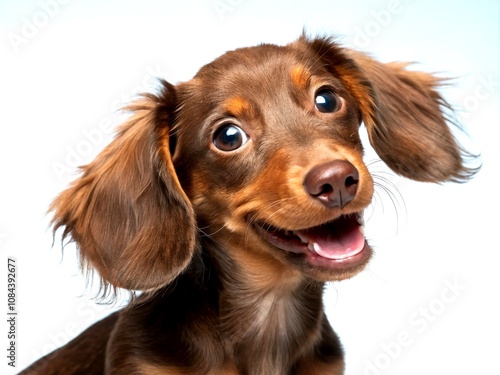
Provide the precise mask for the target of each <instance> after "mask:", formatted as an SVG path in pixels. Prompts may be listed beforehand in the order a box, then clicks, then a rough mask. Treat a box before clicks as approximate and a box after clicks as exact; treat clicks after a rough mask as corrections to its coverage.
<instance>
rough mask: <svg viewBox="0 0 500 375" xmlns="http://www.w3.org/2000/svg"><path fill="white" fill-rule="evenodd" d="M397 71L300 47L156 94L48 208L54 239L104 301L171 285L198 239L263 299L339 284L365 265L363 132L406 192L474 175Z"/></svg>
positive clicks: (422, 97)
mask: <svg viewBox="0 0 500 375" xmlns="http://www.w3.org/2000/svg"><path fill="white" fill-rule="evenodd" d="M405 68H406V65H405V64H383V63H380V62H378V61H376V60H373V59H371V58H370V57H368V56H366V55H364V54H362V53H359V52H356V51H353V50H350V49H346V48H342V47H340V46H339V45H337V44H336V43H334V42H333V41H331V40H329V39H326V38H317V39H309V38H307V37H304V36H303V37H301V38H299V39H298V40H297V41H296V42H294V43H291V44H289V45H286V46H281V47H279V46H274V45H262V46H258V47H252V48H245V49H239V50H236V51H233V52H229V53H227V54H225V55H223V56H222V57H220V58H219V59H217V60H215V61H214V62H212V63H210V64H208V65H206V66H205V67H203V68H202V69H201V70H200V71H199V73H198V74H197V75H196V76H195V77H194V78H193V79H192V80H191V81H188V82H185V83H180V84H178V85H177V86H174V85H171V84H169V83H168V82H165V81H163V82H162V83H163V85H162V89H161V92H159V93H158V94H156V95H152V94H149V95H146V96H145V97H144V98H143V99H141V100H139V101H137V102H135V103H133V104H132V105H131V106H130V108H129V109H131V110H133V111H134V116H132V118H131V119H130V120H129V121H128V122H127V123H125V124H124V125H123V126H122V127H121V128H120V129H119V132H118V135H117V137H116V139H115V140H114V141H113V142H112V143H111V144H110V145H109V146H108V147H107V148H106V149H105V150H103V151H102V152H101V154H100V155H99V156H98V157H97V158H96V160H94V161H93V162H92V163H91V164H89V165H87V166H85V167H84V168H83V175H82V176H81V178H79V179H77V180H76V181H75V182H74V183H73V185H72V186H71V187H70V188H68V189H67V190H66V191H64V192H63V193H62V194H61V195H60V196H59V197H58V198H57V199H56V200H55V201H54V203H53V205H52V210H53V211H54V219H53V222H54V226H55V228H56V229H57V228H58V227H64V228H65V229H64V234H63V236H66V235H71V237H72V238H73V239H74V240H75V241H76V242H77V244H78V247H79V249H80V255H81V258H82V262H83V264H84V265H86V266H88V267H90V268H91V269H96V270H97V271H98V272H99V274H100V275H101V277H102V279H103V281H104V282H105V285H106V286H107V285H109V284H111V285H113V286H117V287H124V288H127V289H141V290H145V289H157V288H160V287H162V286H164V285H166V284H168V283H169V282H171V281H172V280H174V279H175V278H176V277H177V276H178V275H179V273H181V272H182V271H183V270H185V269H186V267H187V266H188V265H189V264H190V262H191V260H192V258H193V255H194V253H195V251H196V250H195V249H196V248H199V245H203V244H207V243H206V242H204V237H206V238H208V239H209V240H210V241H211V242H210V246H212V247H214V248H215V249H217V251H218V252H220V253H221V255H222V253H224V254H226V253H227V254H226V255H227V256H229V257H231V259H233V260H234V262H233V264H239V265H240V266H241V267H242V268H243V271H242V270H239V271H238V272H240V271H241V272H246V273H247V274H249V273H250V274H254V275H261V279H262V278H266V277H267V276H269V275H274V276H276V277H275V278H274V280H268V282H271V283H272V282H278V281H279V280H283V277H282V276H285V275H290V274H293V275H294V276H295V277H292V278H291V279H295V280H297V279H298V278H301V277H304V276H307V277H309V278H312V279H315V280H320V281H324V280H338V279H343V278H347V277H350V276H352V275H354V274H355V273H357V272H358V271H359V270H361V269H362V268H363V266H364V265H365V264H366V263H367V261H368V259H369V258H370V255H371V250H370V248H369V247H368V245H367V244H366V241H365V239H364V237H363V233H362V232H363V231H362V225H361V223H362V212H363V209H364V208H366V206H367V205H368V204H369V203H370V201H371V198H372V194H373V180H372V177H371V176H370V173H369V172H368V170H367V168H366V166H365V165H364V163H363V161H362V155H363V148H362V145H361V142H360V138H359V133H358V130H359V126H360V124H361V123H363V124H364V126H366V129H367V133H368V136H369V139H370V143H371V145H372V146H373V148H374V149H375V151H376V152H377V153H378V155H379V156H380V158H381V159H382V160H383V161H384V162H385V163H386V164H387V165H388V166H389V167H390V168H391V169H392V170H393V171H394V172H396V173H398V174H400V175H402V176H405V177H408V178H411V179H414V180H417V181H428V182H441V181H449V180H452V181H460V180H462V181H463V180H466V179H467V178H468V177H470V176H471V174H473V173H474V170H471V169H468V168H467V167H465V166H464V156H467V153H465V152H464V151H463V150H462V149H461V148H460V146H459V145H458V144H457V143H456V141H455V139H454V137H453V135H452V134H451V132H450V129H449V128H448V123H447V119H446V115H445V114H444V113H443V111H446V110H447V109H449V107H448V105H447V103H446V102H445V101H444V100H443V98H442V97H441V96H440V95H439V93H438V92H437V91H436V88H437V87H438V86H439V84H440V79H438V78H436V77H434V76H432V75H429V74H426V73H421V72H415V71H409V70H406V69H405ZM214 244H215V246H213V245H214ZM226 255H225V256H226Z"/></svg>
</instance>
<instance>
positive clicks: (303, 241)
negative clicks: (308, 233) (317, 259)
mask: <svg viewBox="0 0 500 375" xmlns="http://www.w3.org/2000/svg"><path fill="white" fill-rule="evenodd" d="M293 234H294V235H296V236H297V237H299V238H300V240H301V241H302V243H309V240H308V239H307V238H306V237H304V236H302V235H301V234H300V232H299V233H297V232H293Z"/></svg>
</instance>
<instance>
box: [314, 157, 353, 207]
mask: <svg viewBox="0 0 500 375" xmlns="http://www.w3.org/2000/svg"><path fill="white" fill-rule="evenodd" d="M358 183H359V173H358V170H357V169H356V167H355V166H354V165H352V164H351V163H350V162H348V161H346V160H335V161H332V162H329V163H325V164H320V165H317V166H315V167H314V168H312V169H311V170H310V171H309V172H308V173H307V175H306V177H305V179H304V188H305V190H306V191H307V193H308V194H309V195H310V196H311V197H313V198H315V199H317V200H319V201H320V202H321V203H322V204H323V205H324V206H326V207H329V208H332V207H341V208H342V207H344V206H345V205H346V204H347V203H349V202H350V201H352V200H353V199H354V196H355V195H356V191H357V189H358Z"/></svg>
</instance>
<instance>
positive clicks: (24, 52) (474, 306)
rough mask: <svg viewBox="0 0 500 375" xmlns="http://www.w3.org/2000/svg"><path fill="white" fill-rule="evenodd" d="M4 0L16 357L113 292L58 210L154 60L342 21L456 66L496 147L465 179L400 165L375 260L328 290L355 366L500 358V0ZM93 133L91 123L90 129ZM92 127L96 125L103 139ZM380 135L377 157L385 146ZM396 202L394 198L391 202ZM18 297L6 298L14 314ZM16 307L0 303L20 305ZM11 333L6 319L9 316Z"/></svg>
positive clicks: (104, 309) (2, 95)
mask: <svg viewBox="0 0 500 375" xmlns="http://www.w3.org/2000/svg"><path fill="white" fill-rule="evenodd" d="M6 3H7V2H6V1H3V2H1V3H0V30H1V35H2V38H1V39H0V111H1V117H0V119H1V120H0V241H1V242H0V249H1V254H2V256H1V257H0V262H1V263H4V265H2V266H0V269H1V272H0V278H1V279H0V280H1V281H0V286H1V287H2V288H4V289H5V290H4V291H1V290H0V305H1V304H3V307H0V312H1V311H6V310H7V291H6V289H7V287H6V268H7V267H6V263H7V258H8V257H9V256H10V257H15V258H16V260H17V266H18V270H17V271H18V272H17V280H18V283H17V293H18V297H17V310H18V312H19V315H18V322H17V333H18V341H17V355H18V358H17V365H18V366H19V367H17V370H16V371H12V370H11V369H10V368H9V367H8V366H7V359H6V355H5V354H6V353H7V347H8V345H7V344H8V340H7V330H8V326H7V323H6V322H5V323H2V324H1V325H0V368H1V370H0V372H1V373H2V374H6V373H7V374H13V373H16V372H17V371H19V370H20V369H21V368H22V367H24V366H26V365H28V364H29V363H30V362H32V361H33V360H35V359H36V358H38V357H39V356H41V355H42V354H45V353H47V352H48V351H50V350H52V349H53V348H55V347H56V346H59V345H61V344H63V343H65V342H66V341H67V340H68V339H69V338H70V337H73V336H75V335H76V334H77V333H78V332H80V331H81V330H83V329H84V328H85V327H86V326H88V325H89V324H91V323H92V322H93V321H95V320H97V319H98V318H99V317H102V316H104V315H106V314H108V313H109V312H110V311H111V309H112V307H110V306H101V305H97V304H96V303H95V302H94V301H93V300H92V296H93V292H92V291H90V290H89V288H86V282H85V278H84V277H82V276H81V274H80V273H79V269H78V262H77V258H76V257H75V252H74V247H72V246H67V248H66V251H65V255H64V257H62V255H61V246H60V239H59V238H56V240H55V245H54V246H53V247H52V236H51V232H50V230H49V229H48V223H49V217H47V216H46V215H45V212H46V209H47V207H48V205H49V203H50V202H51V200H52V199H53V198H54V197H55V195H56V194H57V193H58V192H59V191H61V190H62V189H64V187H65V186H66V185H67V184H68V182H70V181H71V180H72V178H73V177H74V173H75V167H76V165H80V164H85V163H88V162H89V161H90V160H92V158H93V157H94V156H95V155H96V154H97V153H98V152H99V150H101V149H102V148H103V147H104V145H105V144H106V143H107V142H109V140H110V139H111V134H110V131H109V127H110V124H111V126H112V125H116V124H118V122H119V119H118V116H117V114H116V109H117V108H118V107H120V106H122V105H123V104H125V103H127V102H128V101H129V100H130V99H131V98H132V97H133V96H134V95H135V94H136V93H138V92H142V91H148V90H149V91H151V90H153V89H154V86H155V77H163V78H165V79H167V80H169V81H170V82H172V83H176V82H178V81H182V80H188V79H189V78H190V77H192V76H193V75H194V74H195V73H196V71H197V69H199V68H200V67H201V66H202V65H204V64H206V63H208V62H209V61H211V60H212V59H213V58H215V57H217V56H218V55H220V54H222V53H223V52H225V51H226V50H229V49H233V48H236V47H243V46H247V45H253V44H258V43H262V42H270V43H278V44H284V43H287V42H290V41H292V40H294V39H295V38H296V37H298V36H299V34H300V33H301V31H302V29H303V27H305V28H306V30H307V31H308V33H309V34H332V33H333V34H335V35H338V36H339V40H340V41H342V42H343V43H344V44H345V45H347V46H350V47H353V48H358V49H362V50H365V51H369V52H371V53H372V54H373V55H374V56H375V57H376V58H378V59H380V60H382V61H393V60H401V61H415V62H418V63H419V64H418V65H417V66H416V68H418V69H421V70H425V71H429V72H438V73H439V75H440V76H447V77H453V78H455V79H454V80H453V82H452V84H451V85H450V86H449V87H447V88H446V90H445V91H444V93H445V96H446V98H447V99H448V100H449V101H450V102H451V103H452V104H453V105H454V106H455V107H456V108H457V109H458V112H457V113H458V116H459V118H460V119H461V122H462V123H463V125H464V127H465V128H466V131H467V134H468V136H460V139H461V140H462V142H463V143H464V144H465V145H467V147H468V148H469V149H470V150H472V151H473V152H480V153H481V162H482V164H483V167H482V170H481V172H480V173H479V174H478V175H477V176H476V178H475V179H474V180H473V181H471V182H469V183H467V184H463V185H456V184H444V185H431V184H422V183H415V182H412V181H409V180H405V179H403V178H399V177H395V176H394V175H393V174H392V175H387V174H385V173H386V172H387V170H386V169H384V167H383V165H382V163H376V164H374V165H372V166H371V169H372V171H373V172H374V173H376V174H379V175H382V176H385V177H386V178H388V179H389V180H390V182H391V183H392V184H394V185H395V186H389V185H387V184H386V185H385V186H386V187H387V186H388V187H389V188H390V190H391V191H392V192H393V193H394V197H393V199H392V200H391V197H390V196H389V195H388V194H386V193H384V190H383V189H382V188H380V187H379V188H378V189H377V194H376V197H375V200H374V204H373V206H372V209H370V210H369V212H368V214H369V216H370V218H369V219H368V221H367V236H368V238H369V239H370V241H371V243H372V245H374V247H375V249H376V257H375V259H374V260H373V261H372V263H371V264H370V266H369V268H368V269H367V270H366V271H365V272H364V273H362V274H361V275H359V276H357V277H356V278H354V279H352V280H349V281H345V282H341V283H336V284H333V285H330V286H329V288H328V290H327V292H326V294H325V304H326V307H327V311H328V315H329V317H330V320H331V322H332V325H333V326H334V328H335V329H336V331H337V332H338V333H339V335H340V336H341V339H342V342H343V344H344V346H345V350H346V353H347V354H346V360H347V374H348V375H356V374H363V375H365V374H369V375H374V374H399V375H400V374H405V375H414V374H415V375H416V374H419V375H420V374H431V375H434V374H436V375H437V374H460V375H461V374H463V375H465V374H482V375H487V374H499V373H500V372H499V371H500V370H499V365H498V353H499V352H500V340H499V337H500V319H499V317H500V303H499V291H498V289H499V286H500V272H499V271H498V267H499V266H498V264H499V261H500V255H499V252H500V245H499V243H498V233H499V231H500V227H499V222H500V220H499V218H498V212H499V209H500V199H499V195H500V193H499V189H498V177H499V165H500V121H499V110H498V104H499V102H500V100H499V91H500V88H499V81H500V78H499V66H500V64H499V63H500V61H499V46H500V40H499V14H500V12H499V5H498V2H497V1H495V0H491V1H487V0H484V1H475V2H471V1H465V0H462V1H451V0H449V1H444V0H439V1H411V0H399V1H398V0H392V1H388V0H382V1H350V2H348V1H336V0H331V1H318V0H316V1H274V2H272V3H271V2H270V1H265V0H254V1H251V0H220V1H211V0H199V1H195V0H192V1H166V0H162V1H160V0H158V1H141V2H139V1H136V2H133V1H123V0H122V1H118V0H116V1H78V0H72V1H68V0H64V1H62V0H59V1H56V0H40V1H38V0H37V1H27V0H20V1H16V2H10V3H9V4H8V5H7V4H6ZM89 134H90V135H89ZM89 137H90V138H89ZM376 158H377V157H376V155H374V154H373V153H372V152H369V153H368V155H367V161H368V162H369V161H371V160H374V159H376ZM393 201H394V202H393ZM2 314H3V313H2ZM6 320H7V315H6V313H5V317H4V318H2V319H0V321H6ZM2 332H4V333H2Z"/></svg>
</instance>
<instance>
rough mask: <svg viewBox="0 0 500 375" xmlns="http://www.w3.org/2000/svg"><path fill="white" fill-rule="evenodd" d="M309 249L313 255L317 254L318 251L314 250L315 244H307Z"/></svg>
mask: <svg viewBox="0 0 500 375" xmlns="http://www.w3.org/2000/svg"><path fill="white" fill-rule="evenodd" d="M307 248H308V249H309V250H311V251H312V252H313V253H315V252H316V250H315V249H314V242H309V243H308V244H307Z"/></svg>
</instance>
